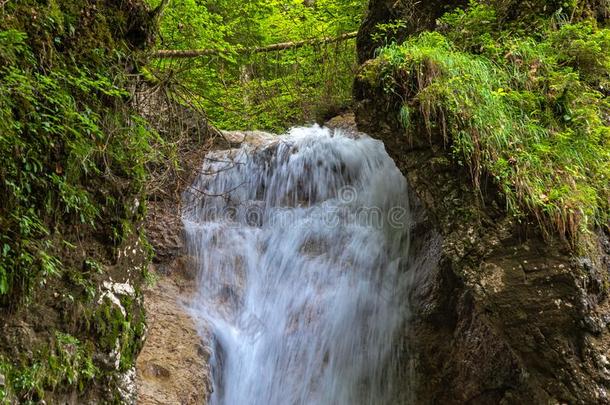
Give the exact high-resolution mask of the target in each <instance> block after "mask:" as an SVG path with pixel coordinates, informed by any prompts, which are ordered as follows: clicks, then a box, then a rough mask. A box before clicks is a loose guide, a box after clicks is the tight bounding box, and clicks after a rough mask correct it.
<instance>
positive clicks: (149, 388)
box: [137, 270, 211, 404]
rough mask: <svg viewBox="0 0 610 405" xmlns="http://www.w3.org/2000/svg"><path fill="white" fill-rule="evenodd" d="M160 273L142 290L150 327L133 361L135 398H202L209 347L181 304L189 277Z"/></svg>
mask: <svg viewBox="0 0 610 405" xmlns="http://www.w3.org/2000/svg"><path fill="white" fill-rule="evenodd" d="M153 271H154V270H153ZM159 277H160V278H159V280H158V282H157V283H156V284H155V285H153V286H150V287H148V288H146V289H145V291H144V304H145V308H146V312H147V314H148V327H149V331H148V337H147V339H146V342H145V344H144V347H143V349H142V352H141V353H140V356H139V357H138V362H137V381H138V403H139V404H203V403H206V401H207V398H208V396H209V393H210V390H211V386H210V380H209V375H208V371H207V370H208V366H207V362H208V359H209V350H208V349H207V348H206V346H205V344H204V342H203V341H202V339H201V337H200V336H199V334H198V332H197V328H196V325H195V322H194V321H193V319H192V318H191V317H190V316H189V314H188V313H187V312H186V311H185V308H184V305H183V303H184V301H185V300H187V299H188V298H189V295H190V293H191V292H192V289H193V284H194V279H193V278H192V277H189V276H188V274H185V273H178V272H177V273H173V274H172V275H171V276H163V275H161V276H159Z"/></svg>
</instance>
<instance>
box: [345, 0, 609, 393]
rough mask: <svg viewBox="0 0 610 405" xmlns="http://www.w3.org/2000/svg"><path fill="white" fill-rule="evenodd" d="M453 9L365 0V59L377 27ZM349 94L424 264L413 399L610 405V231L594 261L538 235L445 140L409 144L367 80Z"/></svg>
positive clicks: (408, 352)
mask: <svg viewBox="0 0 610 405" xmlns="http://www.w3.org/2000/svg"><path fill="white" fill-rule="evenodd" d="M416 3H417V10H415V8H414V7H416ZM424 3H425V5H424ZM437 3H438V4H437ZM454 4H455V3H453V2H450V1H445V2H435V1H431V2H414V1H413V2H408V1H407V2H405V1H403V2H400V1H399V2H394V1H385V0H373V1H371V6H370V7H371V10H370V13H369V17H368V18H367V20H366V21H365V23H364V25H363V26H362V29H361V32H360V35H359V44H358V49H359V53H360V54H359V56H360V59H361V61H364V60H366V59H368V58H370V57H371V56H372V50H373V49H374V48H375V47H376V46H377V45H376V44H375V43H374V42H373V41H372V40H371V39H370V38H371V33H372V32H373V30H374V26H375V25H376V24H378V23H380V22H388V21H390V20H391V19H393V18H396V16H399V18H406V19H407V26H408V27H409V28H408V29H407V30H406V31H405V32H403V33H402V35H403V36H407V35H409V34H411V33H412V32H414V31H418V30H420V29H424V28H427V27H428V26H429V24H431V23H432V22H433V21H434V20H435V19H436V18H437V17H438V16H439V13H441V14H442V11H443V10H444V6H446V5H454ZM409 7H411V10H412V11H413V13H411V14H409V13H408V10H409ZM354 88H355V91H354V95H355V98H356V101H357V109H356V119H357V123H358V128H359V130H361V131H363V132H366V133H368V134H369V135H371V136H373V137H376V138H378V139H380V140H382V141H383V142H384V143H385V145H386V149H387V150H388V152H389V154H390V155H391V156H392V157H393V158H394V160H395V161H396V164H397V166H398V167H399V168H400V169H401V171H402V172H403V173H404V174H405V176H406V177H407V179H408V181H409V185H410V187H411V191H412V194H413V197H412V198H413V200H414V201H413V203H412V207H415V214H416V218H417V224H416V228H415V231H414V235H413V246H414V249H415V254H416V255H418V256H426V257H428V259H427V260H428V261H429V265H427V266H423V267H421V268H422V269H424V270H422V271H424V273H423V274H420V275H419V276H418V279H419V280H420V281H419V286H418V287H417V288H416V293H415V294H414V296H413V297H412V298H411V299H412V301H413V306H414V319H413V322H412V323H411V324H410V325H409V328H408V330H405V335H406V337H407V339H406V341H407V343H406V344H405V350H404V356H405V359H404V363H403V364H410V365H411V367H412V368H411V369H412V370H413V371H412V373H413V375H411V376H410V378H411V382H410V383H411V384H412V390H413V396H414V399H413V400H411V402H415V403H418V404H432V403H471V404H497V403H506V404H512V403H540V404H547V403H548V404H556V403H574V404H578V403H582V404H592V403H600V404H603V403H610V366H609V363H608V360H609V354H610V329H609V326H610V301H609V296H608V292H609V290H608V285H609V281H610V279H609V275H610V261H609V256H608V255H609V253H610V249H609V248H610V244H609V242H608V235H607V234H604V233H602V232H601V231H600V233H599V235H598V241H599V249H598V250H599V253H598V254H594V255H591V257H575V256H574V255H573V254H572V253H570V251H569V250H568V249H566V248H565V246H563V245H562V244H561V243H559V242H552V241H550V242H549V241H547V240H544V239H543V238H542V237H541V235H540V234H539V232H538V230H537V228H536V226H535V225H533V224H528V223H525V224H523V223H522V224H518V223H516V222H515V221H514V219H513V218H511V217H509V216H507V215H506V212H505V210H504V202H503V200H502V195H501V193H499V192H498V191H497V189H496V188H495V187H494V185H493V184H491V183H489V184H487V185H486V186H484V187H483V190H482V192H475V191H474V190H473V187H472V183H471V180H470V175H469V173H468V172H467V171H466V170H465V169H464V168H461V167H459V166H458V165H457V164H454V163H453V162H452V161H451V159H450V157H449V155H448V153H447V150H446V149H445V147H444V144H443V141H442V139H441V137H438V138H437V137H435V136H432V137H429V136H428V133H427V132H426V131H425V130H424V128H423V127H422V130H421V131H420V133H421V136H419V137H417V136H416V137H415V139H413V142H411V143H409V142H407V141H406V139H407V137H406V136H405V133H404V130H403V129H402V127H401V125H400V124H399V123H398V121H397V119H396V117H397V116H398V108H399V105H400V104H399V103H398V102H397V100H394V99H392V97H391V96H387V95H386V94H384V93H383V91H382V90H381V89H378V88H373V87H371V86H370V85H369V84H367V83H365V82H363V81H357V82H356V84H355V87H354ZM415 125H417V124H415ZM415 133H416V134H417V131H415ZM422 250H423V251H425V252H426V253H425V254H424V253H422ZM407 362H409V363H407ZM405 384H406V382H405ZM405 402H406V400H405Z"/></svg>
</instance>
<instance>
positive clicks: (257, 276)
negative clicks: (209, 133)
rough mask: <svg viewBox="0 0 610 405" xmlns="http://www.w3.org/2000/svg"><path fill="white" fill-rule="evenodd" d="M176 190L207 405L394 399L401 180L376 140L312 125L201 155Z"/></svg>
mask: <svg viewBox="0 0 610 405" xmlns="http://www.w3.org/2000/svg"><path fill="white" fill-rule="evenodd" d="M201 170H202V171H201V173H200V175H199V177H198V178H197V180H196V181H195V183H194V184H193V186H192V187H191V189H190V190H189V191H187V192H186V193H185V195H184V210H183V221H184V226H185V229H186V234H187V245H188V249H189V254H190V255H191V256H192V257H193V258H194V259H195V262H196V265H197V266H198V267H199V269H198V270H199V273H198V274H199V276H198V293H197V295H196V297H195V299H194V300H193V302H192V304H191V308H190V310H191V311H192V313H193V315H194V316H195V317H196V318H198V319H201V320H203V323H204V324H205V329H206V330H207V331H208V332H209V334H210V335H211V336H212V337H211V339H212V341H213V344H212V346H213V353H212V358H211V367H212V374H213V380H214V392H213V394H212V398H211V402H212V404H227V405H246V404H248V405H249V404H254V405H258V404H260V405H292V404H328V405H331V404H332V405H335V404H338V405H342V404H346V405H347V404H394V403H396V401H395V400H393V395H394V393H395V392H396V391H397V389H399V388H400V386H401V385H403V386H404V385H405V384H406V383H405V381H402V379H399V378H398V375H397V368H398V367H397V364H396V350H397V347H398V346H399V345H400V342H399V339H400V336H401V333H402V334H404V328H405V322H406V320H407V318H408V315H409V313H408V311H409V306H408V295H409V289H410V285H411V284H412V283H411V279H412V277H411V275H410V273H411V271H409V265H408V262H409V260H408V253H409V226H410V217H409V210H408V194H407V185H406V181H405V179H404V177H403V176H402V175H401V173H400V172H399V170H398V169H397V168H396V166H395V164H394V162H393V161H392V159H390V157H389V156H388V155H387V154H386V152H385V149H384V147H383V144H382V143H381V142H379V141H377V140H374V139H372V138H369V137H367V136H366V135H362V134H358V135H355V134H350V133H344V132H342V131H341V130H330V129H327V128H321V127H318V126H313V127H309V128H296V129H293V130H291V131H290V132H289V133H287V134H286V135H283V136H279V137H277V136H275V137H271V136H269V137H266V138H265V139H264V140H263V141H260V142H259V144H258V145H247V144H246V145H244V146H242V147H241V148H240V149H235V150H231V151H224V152H215V153H212V154H210V155H208V157H207V158H206V160H205V163H204V165H203V167H202V169H201Z"/></svg>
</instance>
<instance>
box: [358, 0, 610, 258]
mask: <svg viewBox="0 0 610 405" xmlns="http://www.w3.org/2000/svg"><path fill="white" fill-rule="evenodd" d="M541 21H542V22H540V24H539V25H540V26H541V27H544V28H543V29H541V30H537V31H532V32H531V34H530V35H523V34H522V33H521V31H520V30H518V29H516V28H515V29H514V30H512V29H511V28H514V27H510V26H504V27H503V26H502V25H501V24H500V22H499V21H498V20H497V19H496V16H495V12H494V10H493V9H492V8H491V7H489V6H485V5H482V4H480V3H478V2H471V7H470V8H469V9H468V10H466V11H464V10H459V11H456V12H454V13H450V14H448V15H446V16H445V17H443V18H442V19H441V20H440V22H439V27H440V29H441V31H442V33H439V32H432V33H424V34H422V35H420V36H418V37H416V38H412V39H410V40H408V41H407V42H405V43H403V44H400V45H398V44H394V45H390V46H387V47H385V48H383V49H381V50H380V52H379V56H378V58H377V59H376V60H375V61H374V62H373V63H371V64H370V65H369V66H368V67H367V68H366V69H367V70H366V71H365V72H364V73H363V75H364V77H366V78H367V79H368V80H369V81H372V82H373V83H374V84H375V85H378V86H383V88H384V89H385V91H387V92H389V93H392V94H395V95H397V96H398V97H399V99H400V100H401V107H400V109H399V111H400V113H399V118H400V122H402V123H403V125H404V126H405V127H406V129H407V132H408V133H409V134H410V135H411V136H417V135H419V134H420V133H421V125H420V126H418V125H416V123H418V122H421V123H422V124H423V126H424V127H425V129H426V130H427V131H428V133H429V134H430V135H433V134H437V133H440V134H442V136H443V138H444V141H445V144H446V146H447V147H448V148H450V150H451V154H452V156H453V157H454V158H455V159H456V160H457V161H458V162H459V163H460V164H463V165H465V166H467V167H468V168H469V169H470V172H471V174H472V179H473V182H474V185H475V187H476V188H478V187H479V186H480V182H481V179H483V178H484V177H485V176H491V177H492V178H493V179H494V180H495V182H496V183H497V184H498V185H499V187H500V189H501V190H502V191H503V193H504V195H505V196H506V204H507V209H508V211H509V212H510V213H512V214H514V215H517V216H523V215H532V216H533V217H535V218H536V219H537V221H538V223H539V224H540V226H541V228H542V230H543V231H544V233H545V234H546V235H560V237H562V238H564V239H565V240H567V241H569V242H571V243H572V245H573V246H578V245H579V244H580V242H582V241H583V240H584V239H583V236H585V235H587V234H588V233H589V231H590V230H591V229H592V228H593V227H595V226H602V227H607V226H608V221H609V219H610V218H609V213H610V203H609V201H610V187H609V180H610V127H609V126H608V124H609V123H608V120H609V116H610V115H609V113H610V104H609V103H608V100H607V97H606V96H607V94H608V93H607V92H608V88H609V87H608V86H609V82H608V81H609V79H610V74H609V73H610V59H609V55H610V30H608V29H604V28H599V27H598V26H597V24H596V23H595V22H594V21H583V22H577V23H569V22H566V21H563V22H561V21H562V19H561V18H558V17H557V16H556V15H555V16H553V17H552V18H549V19H548V20H541ZM558 21H559V22H558ZM560 22H561V23H560ZM414 115H417V117H418V118H419V121H418V120H417V119H414Z"/></svg>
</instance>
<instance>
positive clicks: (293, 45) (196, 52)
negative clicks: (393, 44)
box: [153, 32, 358, 58]
mask: <svg viewBox="0 0 610 405" xmlns="http://www.w3.org/2000/svg"><path fill="white" fill-rule="evenodd" d="M357 34H358V33H357V32H348V33H346V34H343V35H340V36H338V37H334V38H314V39H308V40H304V41H295V42H281V43H279V44H272V45H267V46H261V47H254V48H243V49H238V50H237V51H236V52H237V53H239V54H248V53H265V52H273V51H283V50H286V49H298V48H302V47H304V46H307V45H320V44H331V43H335V42H342V41H347V40H349V39H352V38H355V37H356V35H357ZM221 53H222V51H221V50H219V49H186V50H171V49H162V50H159V51H156V52H155V53H154V54H153V57H155V58H196V57H199V56H210V55H219V54H221Z"/></svg>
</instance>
